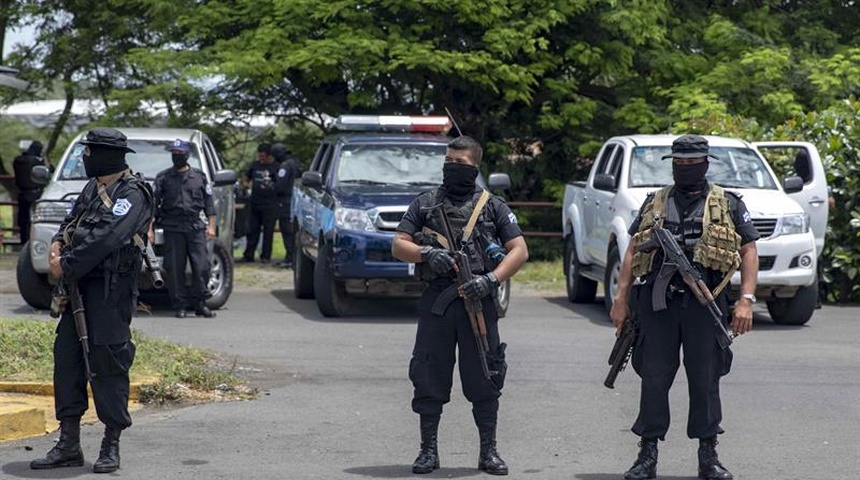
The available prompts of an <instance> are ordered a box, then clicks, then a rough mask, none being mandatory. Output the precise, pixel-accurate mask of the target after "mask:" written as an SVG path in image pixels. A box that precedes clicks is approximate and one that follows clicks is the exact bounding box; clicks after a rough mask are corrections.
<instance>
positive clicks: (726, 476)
mask: <svg viewBox="0 0 860 480" xmlns="http://www.w3.org/2000/svg"><path fill="white" fill-rule="evenodd" d="M718 443H719V442H717V436H716V435H714V436H713V437H711V438H700V439H699V478H704V479H706V480H731V479H733V478H735V477H734V476H732V473H731V472H729V471H728V470H726V467H724V466H723V464H721V463H720V460H719V459H718V458H717V444H718Z"/></svg>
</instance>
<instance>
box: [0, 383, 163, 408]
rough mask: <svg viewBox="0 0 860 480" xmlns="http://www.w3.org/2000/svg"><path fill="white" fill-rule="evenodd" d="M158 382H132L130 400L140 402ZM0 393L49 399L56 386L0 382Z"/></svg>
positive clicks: (90, 392) (89, 390)
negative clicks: (149, 388) (151, 386)
mask: <svg viewBox="0 0 860 480" xmlns="http://www.w3.org/2000/svg"><path fill="white" fill-rule="evenodd" d="M157 382H158V380H157V379H154V378H152V379H145V380H140V381H137V382H132V383H131V385H130V386H129V395H128V399H129V400H130V401H134V402H136V401H139V400H140V392H141V389H142V388H143V387H148V386H150V385H154V384H155V383H157ZM87 391H88V392H89V394H90V396H92V394H93V391H92V387H90V386H89V385H87ZM0 393H23V394H25V395H42V396H46V397H49V396H53V395H54V384H53V383H49V382H0Z"/></svg>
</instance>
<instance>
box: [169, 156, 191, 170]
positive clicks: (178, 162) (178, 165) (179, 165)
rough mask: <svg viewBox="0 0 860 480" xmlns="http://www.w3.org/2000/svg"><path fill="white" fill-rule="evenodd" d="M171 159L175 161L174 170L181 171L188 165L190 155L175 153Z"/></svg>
mask: <svg viewBox="0 0 860 480" xmlns="http://www.w3.org/2000/svg"><path fill="white" fill-rule="evenodd" d="M170 159H171V160H173V168H175V169H177V170H181V169H183V168H185V167H186V166H187V165H188V154H187V153H178V152H173V153H171V154H170Z"/></svg>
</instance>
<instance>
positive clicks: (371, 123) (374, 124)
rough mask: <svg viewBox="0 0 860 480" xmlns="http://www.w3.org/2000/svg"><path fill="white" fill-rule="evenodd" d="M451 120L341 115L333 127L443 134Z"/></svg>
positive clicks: (436, 117) (433, 117) (426, 117)
mask: <svg viewBox="0 0 860 480" xmlns="http://www.w3.org/2000/svg"><path fill="white" fill-rule="evenodd" d="M450 128H451V120H450V119H449V118H448V117H445V116H441V115H429V116H406V115H341V116H339V117H338V118H337V121H335V123H334V129H335V130H340V131H352V132H416V133H418V132H420V133H438V134H445V133H447V132H448V130H449V129H450Z"/></svg>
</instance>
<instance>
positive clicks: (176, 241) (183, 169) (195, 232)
mask: <svg viewBox="0 0 860 480" xmlns="http://www.w3.org/2000/svg"><path fill="white" fill-rule="evenodd" d="M190 153H191V144H190V143H188V142H186V141H184V140H180V139H177V140H176V141H174V142H173V144H172V145H171V146H170V155H171V159H172V161H173V167H171V168H168V169H166V170H164V171H162V172H160V173H159V174H158V175H157V176H156V177H155V208H156V210H155V226H156V227H161V228H162V229H163V230H164V246H165V248H166V252H165V256H164V259H165V266H166V268H167V286H168V288H169V290H170V298H171V301H172V303H173V309H174V311H175V314H176V317H178V318H185V316H186V315H187V313H186V310H194V313H195V314H196V315H198V316H202V317H206V318H212V317H214V316H215V313H214V312H212V311H211V310H209V308H208V307H207V306H206V303H205V301H206V298H207V297H208V296H209V295H210V293H209V288H208V284H209V257H208V255H207V253H206V252H207V249H206V242H207V240H209V241H212V240H213V239H214V238H215V203H214V202H213V200H212V185H210V184H209V182H208V181H207V180H206V175H205V174H204V173H203V172H202V171H200V170H198V169H196V168H191V166H190V165H188V156H189V154H190ZM188 261H190V262H191V291H190V292H186V289H185V265H186V262H188Z"/></svg>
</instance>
